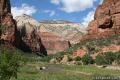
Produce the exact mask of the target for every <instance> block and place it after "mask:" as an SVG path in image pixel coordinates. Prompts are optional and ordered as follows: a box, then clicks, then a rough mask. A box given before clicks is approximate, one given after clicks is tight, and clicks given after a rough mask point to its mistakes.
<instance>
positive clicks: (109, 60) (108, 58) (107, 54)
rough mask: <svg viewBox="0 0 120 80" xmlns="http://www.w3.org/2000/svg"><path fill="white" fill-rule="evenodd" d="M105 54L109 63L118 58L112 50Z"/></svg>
mask: <svg viewBox="0 0 120 80" xmlns="http://www.w3.org/2000/svg"><path fill="white" fill-rule="evenodd" d="M104 54H105V59H106V61H107V64H109V65H110V64H112V62H113V61H114V60H115V59H116V54H115V53H112V52H107V53H104Z"/></svg>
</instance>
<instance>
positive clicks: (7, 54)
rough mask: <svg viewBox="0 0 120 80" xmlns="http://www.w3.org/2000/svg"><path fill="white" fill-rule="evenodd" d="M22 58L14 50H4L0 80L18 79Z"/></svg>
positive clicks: (0, 54)
mask: <svg viewBox="0 0 120 80" xmlns="http://www.w3.org/2000/svg"><path fill="white" fill-rule="evenodd" d="M21 60H22V57H21V56H20V55H19V54H18V53H17V52H14V51H13V50H6V49H3V50H1V52H0V80H10V79H11V78H17V72H18V69H19V67H20V65H19V63H20V62H21Z"/></svg>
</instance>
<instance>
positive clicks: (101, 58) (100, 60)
mask: <svg viewBox="0 0 120 80" xmlns="http://www.w3.org/2000/svg"><path fill="white" fill-rule="evenodd" d="M95 63H96V64H97V65H105V64H107V61H106V60H105V58H104V56H103V55H98V56H97V57H96V59H95Z"/></svg>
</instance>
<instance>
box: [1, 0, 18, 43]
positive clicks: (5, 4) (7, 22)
mask: <svg viewBox="0 0 120 80" xmlns="http://www.w3.org/2000/svg"><path fill="white" fill-rule="evenodd" d="M0 25H1V31H0V40H1V41H0V42H1V43H2V44H7V45H13V44H14V42H15V41H16V38H17V37H16V34H17V33H16V32H17V26H16V21H15V20H14V19H13V16H12V14H11V5H10V0H0Z"/></svg>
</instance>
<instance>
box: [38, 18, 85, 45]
mask: <svg viewBox="0 0 120 80" xmlns="http://www.w3.org/2000/svg"><path fill="white" fill-rule="evenodd" d="M39 31H40V32H50V33H54V34H56V35H58V36H60V37H61V40H67V41H70V43H72V44H75V43H78V42H79V40H80V39H81V37H82V36H83V35H84V33H85V30H83V29H82V27H81V25H80V24H79V23H73V22H68V21H62V20H45V21H41V22H40V28H39Z"/></svg>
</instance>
